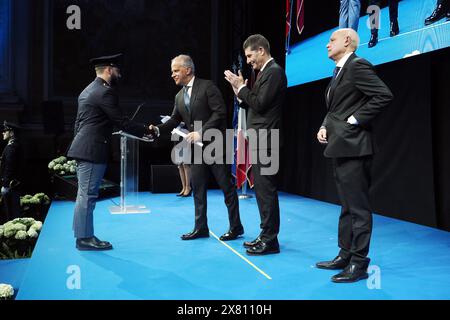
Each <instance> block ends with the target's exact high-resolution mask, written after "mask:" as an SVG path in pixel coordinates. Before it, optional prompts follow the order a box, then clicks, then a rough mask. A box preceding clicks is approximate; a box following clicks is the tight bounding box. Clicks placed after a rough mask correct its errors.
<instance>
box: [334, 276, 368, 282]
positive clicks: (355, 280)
mask: <svg viewBox="0 0 450 320" xmlns="http://www.w3.org/2000/svg"><path fill="white" fill-rule="evenodd" d="M368 278H369V275H368V274H366V275H364V276H362V277H358V278H356V279H354V280H334V279H333V278H331V281H333V282H334V283H353V282H358V281H361V280H365V279H368Z"/></svg>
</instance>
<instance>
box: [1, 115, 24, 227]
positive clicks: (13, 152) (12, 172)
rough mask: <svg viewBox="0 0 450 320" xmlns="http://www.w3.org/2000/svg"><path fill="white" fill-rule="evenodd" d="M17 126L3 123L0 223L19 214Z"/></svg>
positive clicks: (20, 154) (19, 151) (19, 162)
mask: <svg viewBox="0 0 450 320" xmlns="http://www.w3.org/2000/svg"><path fill="white" fill-rule="evenodd" d="M19 129H20V128H19V127H18V126H17V125H15V124H13V123H10V122H6V121H5V122H4V123H3V140H5V141H7V142H8V144H7V145H6V147H5V148H4V149H3V154H2V158H1V164H0V179H1V215H0V224H3V223H5V222H7V221H10V220H13V219H15V218H18V217H19V216H20V192H19V190H18V186H19V185H20V172H21V170H20V169H21V162H22V158H23V157H22V148H21V146H20V144H19V140H18V136H17V135H18V133H19Z"/></svg>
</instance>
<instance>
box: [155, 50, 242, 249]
mask: <svg viewBox="0 0 450 320" xmlns="http://www.w3.org/2000/svg"><path fill="white" fill-rule="evenodd" d="M171 69H172V78H173V80H174V81H175V84H176V85H178V86H182V87H183V88H182V89H181V90H180V91H179V92H178V94H177V95H176V97H175V106H174V108H173V112H172V115H171V117H170V119H169V120H168V121H167V122H165V123H164V124H160V125H158V126H150V129H151V130H152V131H153V134H154V135H156V136H159V135H160V134H165V133H166V134H167V133H169V132H171V131H172V129H174V128H175V127H176V126H178V125H179V124H180V122H184V123H185V124H186V128H187V130H188V131H189V134H188V136H187V137H186V141H187V142H188V143H192V144H194V143H196V142H198V141H200V140H201V139H202V136H204V135H205V134H206V133H208V131H210V130H218V131H220V132H221V133H222V136H223V137H225V130H226V106H225V102H224V101H223V98H222V94H221V93H220V91H219V89H218V88H217V87H216V86H215V85H214V83H213V82H212V81H210V80H205V79H200V78H198V77H196V76H195V66H194V62H193V61H192V59H191V57H189V56H187V55H179V56H177V57H175V58H174V59H173V60H172V63H171ZM195 122H197V123H199V124H200V125H201V128H196V127H195ZM206 144H207V142H205V145H206ZM222 146H224V144H223V143H222ZM196 147H197V146H196ZM197 151H198V150H197ZM195 153H196V152H194V154H195ZM224 156H225V152H223V150H222V151H220V150H217V152H216V154H215V155H214V156H213V159H209V160H211V161H205V160H207V159H203V157H202V159H201V161H199V163H197V161H194V164H193V165H192V166H191V167H192V169H191V172H192V185H193V189H194V205H195V224H194V230H192V231H191V232H188V233H186V234H184V235H182V236H181V239H182V240H195V239H198V238H207V237H209V228H208V219H207V215H206V211H207V191H208V182H209V177H210V173H212V174H213V175H214V178H215V179H216V181H217V184H218V185H219V187H220V189H222V192H223V195H224V198H225V204H226V206H227V209H228V220H229V224H230V227H229V230H228V231H227V232H225V233H224V234H223V235H222V236H221V237H220V240H222V241H230V240H235V239H237V238H238V237H240V236H241V235H242V234H243V233H244V227H243V226H242V223H241V219H240V215H239V200H238V196H237V192H236V187H235V186H234V184H233V183H232V177H231V170H230V166H229V165H227V164H225V163H224V159H223V157H224ZM195 160H197V159H195ZM207 162H208V163H207Z"/></svg>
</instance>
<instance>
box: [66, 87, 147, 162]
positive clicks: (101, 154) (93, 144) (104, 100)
mask: <svg viewBox="0 0 450 320" xmlns="http://www.w3.org/2000/svg"><path fill="white" fill-rule="evenodd" d="M114 127H117V128H118V129H120V130H123V131H126V132H129V133H131V134H133V135H136V136H139V137H142V136H143V135H144V134H145V133H146V132H147V131H148V129H147V127H146V126H145V125H144V124H138V123H135V122H132V121H130V120H129V119H128V118H126V117H125V116H124V115H123V113H122V111H121V109H120V107H119V98H118V95H117V91H116V90H115V89H114V88H112V87H110V86H109V85H108V83H107V82H106V81H104V80H103V79H101V78H96V79H95V80H94V81H93V82H92V83H91V84H90V85H88V86H87V87H86V89H84V90H83V92H82V93H81V94H80V97H79V98H78V114H77V119H76V121H75V132H74V139H73V141H72V144H71V146H70V149H69V151H68V153H67V156H68V157H70V158H74V159H78V160H84V161H90V162H94V163H107V162H108V158H109V151H110V144H111V137H112V133H113V129H114Z"/></svg>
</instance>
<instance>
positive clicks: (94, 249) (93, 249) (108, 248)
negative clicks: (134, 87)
mask: <svg viewBox="0 0 450 320" xmlns="http://www.w3.org/2000/svg"><path fill="white" fill-rule="evenodd" d="M76 248H77V249H78V250H80V251H107V250H112V249H113V247H112V246H111V247H106V248H83V247H78V246H77V247H76Z"/></svg>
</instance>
